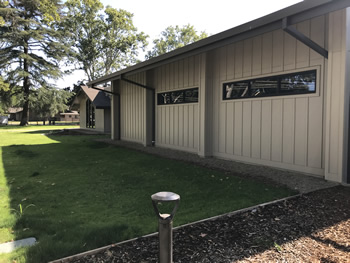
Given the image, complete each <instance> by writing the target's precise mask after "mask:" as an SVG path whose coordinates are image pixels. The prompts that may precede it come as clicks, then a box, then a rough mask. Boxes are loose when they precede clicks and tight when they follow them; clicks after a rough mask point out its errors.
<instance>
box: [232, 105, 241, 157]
mask: <svg viewBox="0 0 350 263" xmlns="http://www.w3.org/2000/svg"><path fill="white" fill-rule="evenodd" d="M242 112H243V103H242V102H235V124H234V125H235V126H234V136H235V137H234V150H233V152H234V154H235V155H242V116H243V113H242Z"/></svg>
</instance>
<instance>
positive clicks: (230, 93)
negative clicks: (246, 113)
mask: <svg viewBox="0 0 350 263" xmlns="http://www.w3.org/2000/svg"><path fill="white" fill-rule="evenodd" d="M248 87H249V82H248V81H247V82H235V83H230V84H227V85H226V86H225V92H226V97H225V98H226V99H238V98H244V97H248V95H249V94H248Z"/></svg>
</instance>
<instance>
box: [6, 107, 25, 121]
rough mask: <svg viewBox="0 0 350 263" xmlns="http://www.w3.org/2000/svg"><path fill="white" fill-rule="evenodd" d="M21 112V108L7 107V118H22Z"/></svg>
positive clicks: (14, 119) (16, 119) (15, 119)
mask: <svg viewBox="0 0 350 263" xmlns="http://www.w3.org/2000/svg"><path fill="white" fill-rule="evenodd" d="M22 112H23V108H20V107H18V108H9V109H8V114H9V120H12V121H19V120H21V118H22Z"/></svg>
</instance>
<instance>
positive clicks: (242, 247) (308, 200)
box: [71, 186, 350, 263]
mask: <svg viewBox="0 0 350 263" xmlns="http://www.w3.org/2000/svg"><path fill="white" fill-rule="evenodd" d="M180 209H181V207H180ZM155 220H156V218H155ZM175 220H176V217H175ZM157 258H158V238H157V237H156V236H152V237H144V238H140V239H138V240H135V241H133V242H127V243H124V244H121V245H118V246H114V247H112V248H109V249H107V250H104V251H101V252H99V253H97V254H94V255H89V256H85V257H82V258H79V259H76V260H74V261H71V262H75V263H81V262H91V263H97V262H98V263H102V262H143V263H146V262H157V261H158V259H157ZM174 262H203V263H204V262H240V263H241V262H244V263H245V262H329V263H331V262H350V188H347V187H343V186H337V187H332V188H328V189H323V190H318V191H315V192H311V193H307V194H304V195H302V196H299V197H297V198H294V199H291V200H287V201H283V202H278V203H275V204H272V205H266V206H263V207H259V208H257V209H253V210H250V211H245V212H242V213H236V214H233V215H229V216H222V217H219V218H217V219H216V220H209V221H205V222H201V223H197V224H192V225H188V226H185V227H181V228H179V229H177V230H175V231H174Z"/></svg>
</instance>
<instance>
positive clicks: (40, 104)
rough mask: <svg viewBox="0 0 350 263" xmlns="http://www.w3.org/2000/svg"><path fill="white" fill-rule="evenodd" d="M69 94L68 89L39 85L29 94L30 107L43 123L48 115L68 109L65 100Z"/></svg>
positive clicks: (52, 115) (51, 115)
mask: <svg viewBox="0 0 350 263" xmlns="http://www.w3.org/2000/svg"><path fill="white" fill-rule="evenodd" d="M70 96H71V94H70V92H69V91H66V90H62V89H56V88H46V87H41V88H39V89H37V90H35V92H32V93H31V95H30V104H29V105H30V108H31V110H32V111H33V112H34V113H35V114H36V115H37V116H38V117H40V118H41V119H42V120H43V121H44V123H45V121H46V120H47V119H49V118H50V117H54V116H55V115H56V114H57V113H59V112H64V111H66V110H67V109H68V106H67V101H68V99H69V98H70Z"/></svg>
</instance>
